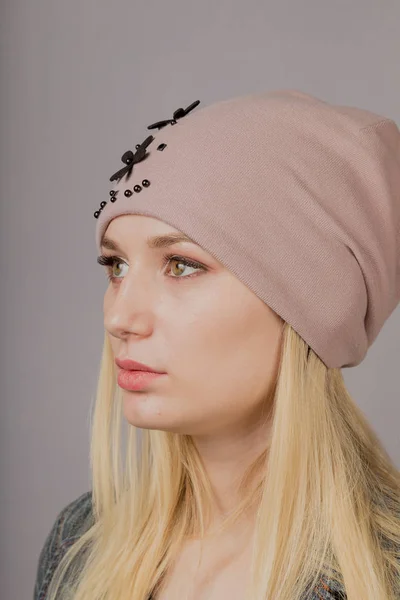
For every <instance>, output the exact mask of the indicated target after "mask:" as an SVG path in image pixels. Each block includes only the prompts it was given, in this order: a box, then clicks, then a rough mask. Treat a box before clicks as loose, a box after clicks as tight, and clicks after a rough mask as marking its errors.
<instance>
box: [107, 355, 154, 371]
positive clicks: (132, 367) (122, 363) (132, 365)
mask: <svg viewBox="0 0 400 600" xmlns="http://www.w3.org/2000/svg"><path fill="white" fill-rule="evenodd" d="M115 364H116V365H118V367H121V369H125V370H126V371H150V372H151V373H164V371H159V370H158V369H155V368H153V367H149V365H145V364H143V363H140V362H137V361H136V360H131V359H130V358H116V359H115Z"/></svg>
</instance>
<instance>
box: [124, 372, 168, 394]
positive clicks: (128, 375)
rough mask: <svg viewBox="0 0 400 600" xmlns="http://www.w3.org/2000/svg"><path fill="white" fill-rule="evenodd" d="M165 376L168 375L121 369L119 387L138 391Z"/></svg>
mask: <svg viewBox="0 0 400 600" xmlns="http://www.w3.org/2000/svg"><path fill="white" fill-rule="evenodd" d="M164 375H166V373H154V372H152V371H128V370H126V369H120V371H119V373H118V385H119V386H120V387H122V388H123V389H125V390H131V391H137V390H140V389H142V388H144V387H146V386H147V385H148V384H149V383H151V382H152V381H153V380H154V379H156V378H158V377H163V376H164Z"/></svg>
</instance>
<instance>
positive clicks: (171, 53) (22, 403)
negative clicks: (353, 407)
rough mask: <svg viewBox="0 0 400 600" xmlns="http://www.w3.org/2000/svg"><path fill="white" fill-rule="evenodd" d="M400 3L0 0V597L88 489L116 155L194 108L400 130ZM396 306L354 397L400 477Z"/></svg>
mask: <svg viewBox="0 0 400 600" xmlns="http://www.w3.org/2000/svg"><path fill="white" fill-rule="evenodd" d="M399 25H400V3H399V2H398V0H375V1H373V0H352V1H351V2H350V1H349V0H346V1H345V0H336V1H335V2H332V0H329V1H327V0H325V1H321V0H304V1H302V2H301V1H299V0H290V1H289V0H275V2H268V1H267V0H264V1H263V2H261V1H255V0H247V2H244V1H242V2H240V1H238V0H236V1H235V0H230V1H228V0H224V1H221V0H202V1H201V2H197V3H195V2H188V1H187V2H182V1H181V0H171V1H169V2H161V1H159V2H155V1H154V0H146V1H143V2H135V1H132V0H131V1H128V0H112V1H111V0H110V1H109V2H106V1H105V0H97V1H94V0H68V1H63V2H61V1H57V0H34V1H32V0H2V2H1V6H0V36H1V37H0V44H1V48H0V49H1V53H0V61H1V62H0V68H1V71H0V78H1V79H0V85H1V113H0V114H1V132H0V134H1V135H0V143H1V160H0V186H1V190H0V191H1V205H0V219H1V237H0V244H1V247H0V277H1V280H0V281H1V284H0V285H1V311H0V315H1V316H0V318H1V322H0V331H1V337H0V339H1V361H0V368H1V374H0V377H1V378H0V382H1V415H0V418H1V421H0V422H1V438H0V439H1V453H0V458H1V487H0V493H1V515H0V538H1V572H0V579H1V584H0V585H1V592H0V595H1V598H4V599H6V598H7V600H21V599H23V598H27V599H28V598H31V597H32V594H33V585H34V578H35V575H36V568H37V561H38V556H39V552H40V550H41V548H42V546H43V543H44V541H45V538H46V536H47V534H48V533H49V530H50V527H51V526H52V524H53V522H54V519H55V517H56V515H57V514H58V513H59V511H60V510H61V509H62V508H63V507H64V506H65V505H66V504H67V503H69V502H71V501H72V500H73V499H75V498H76V497H77V496H78V495H80V494H82V493H83V492H85V491H87V490H88V489H90V486H91V482H90V472H89V408H90V403H91V401H92V398H93V396H94V392H95V385H96V380H97V373H98V367H99V361H100V353H101V347H102V342H103V314H102V302H103V294H104V291H105V289H106V285H107V282H106V276H105V272H104V270H103V269H104V268H103V267H101V266H99V265H97V264H96V256H97V253H96V247H95V238H94V234H95V224H96V221H95V219H94V217H93V212H94V211H95V210H96V209H97V208H98V206H99V204H100V201H101V200H102V199H105V198H107V196H108V191H109V189H110V183H109V177H110V175H111V174H112V173H113V172H115V171H116V170H117V169H119V168H120V166H121V161H120V157H121V155H122V154H123V152H124V151H125V150H127V149H129V148H132V147H133V146H134V144H136V143H138V142H140V141H141V140H142V139H144V137H145V136H146V135H147V133H146V132H147V129H146V127H147V125H148V124H150V123H153V122H154V121H157V120H161V119H166V118H170V117H171V116H172V113H173V111H174V110H175V109H177V108H178V107H180V106H182V107H186V106H188V105H189V104H190V103H192V102H193V101H194V100H197V99H199V100H200V101H201V104H200V107H201V106H205V105H207V104H210V103H212V102H216V101H218V100H223V99H226V98H230V97H233V96H236V95H240V94H246V93H250V92H257V91H262V90H273V89H278V88H292V89H293V88H297V89H300V90H303V91H305V92H309V93H312V94H314V95H316V96H319V97H320V98H321V99H325V100H328V101H331V102H336V103H340V104H349V105H355V106H360V107H364V108H367V109H369V110H373V111H376V112H378V113H380V114H382V115H385V116H389V117H391V118H393V119H395V120H396V122H397V123H398V124H399V123H400V60H399V57H400V36H399ZM399 358H400V313H399V308H397V309H396V310H395V312H394V313H393V314H392V315H391V317H390V318H389V319H388V321H386V323H385V325H384V327H383V329H382V331H381V333H380V335H379V337H378V339H377V340H376V341H375V342H374V344H373V345H372V347H371V348H370V350H369V352H368V355H367V357H366V358H365V360H364V361H363V363H362V364H361V365H359V366H358V367H356V368H353V369H344V370H343V374H344V376H345V379H346V383H347V385H348V387H349V389H350V392H351V393H352V395H353V397H354V398H355V400H356V401H357V403H358V404H359V405H360V406H361V407H362V409H363V410H364V411H365V413H366V414H367V416H368V418H369V419H370V421H371V422H372V424H373V426H374V428H375V430H376V431H377V433H378V435H379V436H380V438H381V439H382V441H383V443H384V445H385V447H386V449H387V450H388V452H389V454H390V455H391V456H392V457H393V459H394V460H395V462H396V463H397V466H400V440H399V417H400V407H399V383H398V382H399V377H398V375H399V366H400V361H399Z"/></svg>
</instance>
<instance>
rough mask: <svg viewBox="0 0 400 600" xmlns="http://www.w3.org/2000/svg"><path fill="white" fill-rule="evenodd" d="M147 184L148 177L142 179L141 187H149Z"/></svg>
mask: <svg viewBox="0 0 400 600" xmlns="http://www.w3.org/2000/svg"><path fill="white" fill-rule="evenodd" d="M149 185H150V181H149V180H148V179H143V181H142V186H143V187H149Z"/></svg>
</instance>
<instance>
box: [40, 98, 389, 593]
mask: <svg viewBox="0 0 400 600" xmlns="http://www.w3.org/2000/svg"><path fill="white" fill-rule="evenodd" d="M198 104H199V102H198V101H196V102H194V103H193V104H192V105H190V106H188V107H187V108H186V109H182V108H180V109H178V110H177V111H175V113H174V114H173V117H172V118H171V119H166V120H163V121H158V122H156V123H154V124H152V125H150V126H149V127H148V129H150V130H152V131H153V133H152V134H151V135H149V136H148V137H146V138H145V140H144V141H143V142H142V143H141V144H137V145H136V147H135V150H134V151H132V150H128V151H127V152H125V153H124V155H123V156H122V162H123V167H122V168H121V169H120V170H119V171H117V172H116V173H114V175H113V176H112V177H111V181H113V182H116V183H115V184H114V187H113V189H112V190H111V191H110V196H109V201H108V202H106V201H102V202H101V204H100V207H99V209H98V210H96V212H95V213H94V216H95V218H96V219H97V221H96V226H97V227H96V244H97V248H98V251H99V255H100V256H99V258H98V262H99V263H100V264H101V265H103V268H105V271H106V274H107V276H108V278H109V280H110V281H109V284H108V287H107V290H106V293H105V297H104V326H105V338H104V348H103V355H102V360H101V367H100V374H99V381H98V389H97V396H96V403H95V406H94V411H93V423H92V440H91V467H92V477H93V486H92V488H93V489H92V490H90V491H89V492H87V493H85V494H83V495H82V496H80V497H79V498H77V499H76V500H74V501H73V502H71V503H70V504H68V506H66V507H65V508H64V509H63V510H62V511H61V512H60V514H59V515H58V518H57V520H56V522H55V523H54V525H53V527H52V529H51V532H50V533H49V535H48V537H47V540H46V542H45V544H44V546H43V550H42V553H41V555H40V560H39V565H38V574H37V580H36V589H35V598H36V600H55V599H58V600H66V599H67V598H68V599H70V600H127V599H129V600H146V599H149V598H151V599H152V600H217V599H218V600H278V599H279V600H321V599H325V600H334V599H336V600H339V599H341V600H344V599H347V600H360V599H362V600H394V599H395V598H400V561H399V558H400V554H399V548H400V546H399V542H400V474H399V471H398V470H397V469H396V467H395V466H394V464H393V462H392V460H391V459H390V457H389V456H388V454H387V452H386V451H385V449H384V447H383V445H382V443H381V442H380V440H379V439H378V437H377V435H376V434H375V433H374V430H373V428H372V426H371V425H370V424H369V423H368V421H367V420H366V418H365V416H364V414H363V412H362V411H361V410H360V408H358V407H357V405H356V403H355V402H354V400H353V399H352V397H351V396H350V394H349V392H348V391H347V389H346V387H345V384H344V380H343V376H342V372H341V369H342V368H349V367H354V366H357V365H358V364H360V363H361V361H362V360H363V359H364V357H365V356H366V353H367V351H368V348H369V347H370V346H371V344H372V343H373V342H374V340H375V339H376V337H377V335H378V333H379V331H380V329H381V328H382V326H383V324H384V322H385V321H386V320H387V318H388V317H389V316H390V315H391V314H392V312H393V311H394V309H395V308H396V307H397V305H398V303H399V301H400V196H399V190H400V131H399V129H398V127H397V126H396V124H395V123H394V121H393V120H391V119H389V118H386V117H383V116H380V115H377V114H374V113H372V112H370V111H367V110H364V109H361V108H355V107H346V106H335V105H332V104H329V103H328V102H325V101H322V100H319V99H317V98H315V97H313V96H311V95H309V94H305V93H302V92H299V91H297V90H279V91H274V92H264V93H258V94H250V95H247V96H241V97H237V98H233V99H230V100H225V101H221V102H218V103H216V104H212V105H209V106H207V107H205V108H202V109H198V110H194V109H195V108H196V107H197V105H198ZM143 371H145V372H143ZM124 433H125V434H126V437H125V438H124V436H123V434H124Z"/></svg>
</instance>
